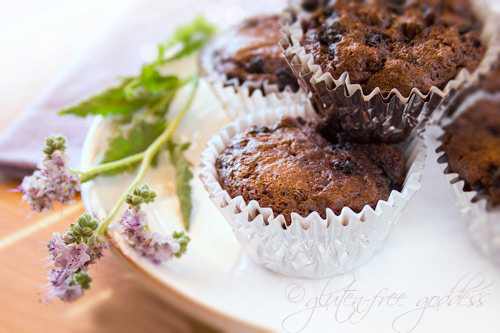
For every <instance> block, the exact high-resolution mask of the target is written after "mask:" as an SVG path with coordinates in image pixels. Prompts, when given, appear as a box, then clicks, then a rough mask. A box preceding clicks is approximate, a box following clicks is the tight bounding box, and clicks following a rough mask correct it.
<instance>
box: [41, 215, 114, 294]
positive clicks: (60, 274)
mask: <svg viewBox="0 0 500 333" xmlns="http://www.w3.org/2000/svg"><path fill="white" fill-rule="evenodd" d="M97 227H98V223H97V221H96V220H94V219H92V217H91V216H90V215H88V214H83V215H82V216H80V217H79V218H78V221H77V223H75V224H72V225H71V226H70V230H69V231H68V232H66V233H65V234H64V235H61V234H60V233H58V232H55V233H53V234H52V239H51V240H50V241H49V242H48V244H47V248H48V251H49V258H50V260H51V263H52V266H53V267H52V269H51V271H50V272H49V276H48V280H49V285H48V288H49V292H48V294H47V295H46V296H45V299H46V300H52V299H54V298H56V297H57V298H60V299H61V300H63V301H65V302H71V301H74V300H76V299H77V298H79V297H80V296H82V295H83V292H84V290H85V289H88V288H90V282H91V281H92V279H91V277H90V275H89V274H88V272H87V269H88V266H89V265H90V264H92V263H94V262H95V261H96V260H97V259H99V258H100V257H102V252H103V250H104V248H105V247H106V243H105V242H104V241H103V240H101V239H100V238H99V237H98V236H97Z"/></svg>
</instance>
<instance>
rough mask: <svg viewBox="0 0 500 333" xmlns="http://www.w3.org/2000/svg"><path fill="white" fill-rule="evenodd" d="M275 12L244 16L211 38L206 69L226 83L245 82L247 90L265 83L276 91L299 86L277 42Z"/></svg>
mask: <svg viewBox="0 0 500 333" xmlns="http://www.w3.org/2000/svg"><path fill="white" fill-rule="evenodd" d="M280 36H281V35H280V24H279V15H263V16H258V17H253V18H249V19H247V20H245V21H244V22H243V23H242V24H240V25H239V26H237V27H235V28H233V29H232V30H230V31H228V32H227V33H225V34H221V35H220V36H219V37H218V39H217V38H216V40H215V41H214V43H217V46H216V47H215V49H214V50H213V51H212V54H211V59H209V60H210V62H211V63H210V64H208V65H205V67H210V69H209V70H208V72H211V71H213V72H216V73H218V74H219V75H220V76H221V77H223V78H224V81H225V82H224V84H225V85H226V86H230V85H234V84H236V85H239V86H243V85H244V86H247V87H248V88H249V89H250V92H253V91H254V90H256V89H260V90H263V92H264V94H265V93H266V91H265V89H264V87H265V86H266V85H275V86H277V89H278V91H284V90H285V89H286V88H289V89H290V90H291V91H293V92H296V91H298V89H299V85H298V82H297V79H296V78H295V76H294V75H293V73H292V71H291V70H290V68H289V67H288V65H287V63H286V61H285V59H284V58H283V56H282V52H281V49H280V47H279V45H278V41H279V39H280Z"/></svg>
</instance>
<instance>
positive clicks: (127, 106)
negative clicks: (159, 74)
mask: <svg viewBox="0 0 500 333" xmlns="http://www.w3.org/2000/svg"><path fill="white" fill-rule="evenodd" d="M131 81H132V80H131V79H125V80H123V81H122V83H121V84H120V85H119V86H117V87H113V88H109V89H107V90H104V91H103V92H101V93H99V94H98V95H95V96H93V97H90V98H88V99H86V100H83V101H82V102H80V103H78V104H76V105H74V106H69V107H67V108H64V109H62V110H61V111H60V112H59V114H73V115H76V116H79V117H85V116H88V115H98V114H100V115H103V116H107V115H110V114H125V113H129V112H132V111H134V110H136V109H138V108H140V107H142V106H143V105H145V104H146V103H148V102H149V101H148V100H147V99H146V98H144V97H141V98H136V99H132V100H130V99H127V98H126V96H125V92H124V87H125V86H127V85H128V84H129V83H130V82H131Z"/></svg>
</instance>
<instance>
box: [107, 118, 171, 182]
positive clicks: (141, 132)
mask: <svg viewBox="0 0 500 333" xmlns="http://www.w3.org/2000/svg"><path fill="white" fill-rule="evenodd" d="M165 128H166V122H165V120H164V119H157V120H156V121H153V122H148V121H146V120H139V121H138V122H137V123H136V124H134V125H133V126H132V128H131V129H130V130H128V131H127V132H126V133H125V134H122V133H120V134H117V135H115V136H112V137H110V138H109V139H108V146H107V148H106V151H105V153H104V157H103V160H102V161H101V163H108V162H114V161H118V160H121V159H123V158H125V157H128V156H132V155H135V154H139V153H141V152H143V151H145V150H146V149H147V148H148V147H149V146H150V145H151V144H152V143H153V142H154V141H155V140H156V138H157V137H158V136H160V134H161V133H162V132H163V131H164V130H165ZM136 166H137V164H134V165H130V166H127V167H121V168H118V169H115V170H113V171H110V172H108V173H106V175H115V174H118V173H121V172H124V171H132V170H134V169H135V167H136Z"/></svg>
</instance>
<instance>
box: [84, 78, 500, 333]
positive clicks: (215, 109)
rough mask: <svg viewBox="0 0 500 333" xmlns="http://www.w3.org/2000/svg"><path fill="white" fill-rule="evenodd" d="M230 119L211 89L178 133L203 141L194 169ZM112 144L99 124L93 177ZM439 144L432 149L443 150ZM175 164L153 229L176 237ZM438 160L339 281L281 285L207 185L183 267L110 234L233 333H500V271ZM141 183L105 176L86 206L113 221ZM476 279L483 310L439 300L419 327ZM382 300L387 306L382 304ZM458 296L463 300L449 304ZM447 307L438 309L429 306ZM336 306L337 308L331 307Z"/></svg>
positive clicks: (152, 276)
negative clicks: (480, 248) (371, 249)
mask: <svg viewBox="0 0 500 333" xmlns="http://www.w3.org/2000/svg"><path fill="white" fill-rule="evenodd" d="M174 108H175V107H174ZM228 121H229V120H228V118H226V116H225V114H224V112H223V110H222V109H221V106H220V105H219V104H218V103H217V101H216V100H215V99H214V97H213V96H212V95H211V92H210V90H209V89H208V87H207V86H206V84H205V83H204V82H202V84H201V87H200V91H199V93H198V96H197V99H196V101H195V104H194V105H193V108H192V110H191V111H190V112H189V114H188V116H187V118H186V119H185V120H184V122H183V125H182V126H181V128H180V130H179V133H180V134H181V136H183V137H185V138H189V139H190V140H192V142H193V146H192V149H191V150H190V151H189V156H188V157H189V158H190V160H191V161H192V162H193V163H194V165H198V164H199V156H200V153H201V151H202V149H203V146H204V143H205V142H206V141H207V140H208V138H209V137H210V136H211V135H212V134H213V133H214V132H215V131H217V130H218V129H219V128H221V127H222V126H223V125H224V124H226V123H227V122H228ZM105 143H106V125H105V124H104V123H103V122H102V121H101V120H96V122H95V123H94V126H93V127H92V130H91V131H90V133H89V134H88V137H87V141H86V145H85V148H84V151H83V158H82V160H83V167H84V168H87V167H89V166H90V165H92V163H93V161H94V160H95V159H96V157H97V156H98V155H99V153H100V151H101V149H102V148H103V147H104V146H105ZM429 146H430V149H431V150H433V148H434V146H433V145H432V143H430V144H429ZM166 158H167V157H166V156H165V155H162V156H161V163H160V166H159V167H158V168H156V169H152V170H151V171H150V172H149V173H148V175H147V177H146V180H145V181H146V182H147V183H148V184H149V185H151V186H152V187H153V188H154V190H156V191H157V193H158V196H159V197H158V200H157V201H156V202H155V203H154V204H152V205H149V206H146V209H147V211H148V213H149V216H150V220H151V221H152V223H153V226H152V227H153V229H155V230H161V231H167V232H169V231H172V230H175V229H180V228H181V219H180V216H179V208H178V202H177V199H176V196H175V192H174V187H173V186H174V184H173V182H172V169H171V167H170V166H169V163H168V161H167V160H166ZM435 159H436V155H435V154H434V153H433V152H430V153H429V156H428V161H427V166H426V170H425V174H424V186H423V187H422V189H421V190H420V191H419V192H418V193H417V194H416V196H415V197H414V200H413V201H412V202H411V203H410V204H409V205H408V206H407V208H406V209H405V210H404V212H403V216H402V219H401V221H400V223H399V225H398V226H397V227H395V228H394V230H393V232H392V233H391V235H390V236H389V239H388V241H387V243H386V246H385V247H384V248H383V249H382V250H381V251H380V252H379V253H378V254H377V255H376V256H375V258H374V259H372V260H371V261H370V262H368V263H367V264H366V265H364V266H363V267H361V268H359V269H357V270H356V271H354V272H352V273H347V274H343V275H341V276H336V277H334V278H332V279H331V281H330V282H329V279H319V280H310V279H300V278H289V277H284V276H280V275H277V274H275V273H272V272H270V271H268V270H266V269H264V268H261V267H259V266H257V265H256V264H254V263H253V262H251V261H250V260H249V259H247V257H246V256H245V255H243V254H242V253H241V251H240V247H239V245H238V243H237V241H236V239H235V238H234V236H233V234H232V231H231V229H230V228H229V226H228V224H227V223H226V222H225V221H224V219H223V217H222V215H221V214H220V213H219V211H218V210H217V209H216V207H215V206H213V205H212V203H211V202H210V200H209V198H208V195H207V193H206V192H205V190H204V189H203V187H202V185H201V183H200V181H199V180H198V179H197V178H196V179H195V180H194V181H193V186H194V193H193V200H194V207H195V208H194V212H193V219H192V229H191V238H192V242H191V244H190V247H189V251H188V253H187V254H186V255H185V256H184V257H183V258H182V259H180V260H172V261H171V262H169V263H167V264H165V265H162V266H155V265H152V264H150V263H149V262H148V261H146V260H143V259H141V258H139V257H138V256H136V255H135V253H134V252H133V251H131V250H130V249H129V248H128V247H126V246H125V244H124V243H123V242H122V240H121V239H120V235H119V234H118V233H117V232H115V231H113V232H111V233H110V239H111V240H112V241H113V243H114V247H113V250H114V252H115V253H116V254H117V255H118V256H119V257H120V258H121V259H122V261H123V262H124V263H125V264H126V265H128V266H130V267H131V269H132V270H133V271H134V272H136V273H137V274H138V276H139V277H140V278H141V280H142V281H144V283H146V284H147V285H148V286H150V287H153V288H154V289H155V291H156V292H157V293H159V294H161V295H162V296H164V297H165V298H166V299H168V300H170V301H175V304H176V305H178V306H179V307H180V308H182V309H184V310H187V311H188V312H189V313H191V314H192V315H195V316H197V317H199V318H200V319H201V320H205V321H207V322H209V323H211V324H212V325H216V326H217V327H220V328H224V329H227V330H230V331H238V332H239V331H243V330H246V331H255V330H270V331H287V332H298V331H303V332H340V331H342V332H368V331H369V332H408V331H410V330H411V329H412V327H413V326H415V325H416V328H415V329H414V330H411V331H412V332H440V333H441V332H455V333H457V332H467V333H469V332H471V331H475V332H481V333H489V332H491V333H493V332H496V333H497V332H498V327H500V316H498V313H499V312H500V282H494V283H493V284H492V285H490V286H487V285H488V284H490V283H491V281H492V279H494V278H495V277H500V269H499V268H498V267H495V266H493V265H492V264H490V262H489V261H488V260H487V259H485V258H483V257H482V256H481V255H480V254H479V253H478V252H477V251H476V250H475V249H474V248H473V247H472V246H471V245H470V243H469V240H468V238H467V235H466V234H465V230H464V227H463V223H461V222H460V221H459V216H458V213H457V209H456V207H455V204H454V201H453V199H452V193H451V190H450V187H449V186H448V185H447V184H446V182H445V179H444V177H443V175H442V174H441V172H440V170H439V168H438V166H437V164H436V163H435ZM131 178H132V175H127V174H125V175H119V176H116V177H111V178H109V177H108V178H106V177H100V178H98V179H96V180H95V181H92V182H90V183H88V184H85V185H84V187H83V198H84V201H85V203H86V206H87V208H88V209H89V210H90V211H92V212H93V213H94V214H96V215H97V216H99V217H103V216H104V215H105V213H106V211H108V210H109V209H110V208H111V207H112V205H113V203H114V201H115V200H116V198H117V197H118V195H119V193H121V192H122V191H123V190H124V189H125V187H126V186H127V184H128V183H129V181H130V180H131ZM470 272H484V277H485V279H486V280H485V281H484V282H482V289H481V287H477V288H476V289H477V290H475V291H469V292H468V293H469V295H470V296H472V295H474V296H475V298H474V299H473V302H474V304H476V305H477V304H478V303H477V302H478V300H479V299H480V298H481V297H483V298H482V301H484V302H485V304H484V305H483V306H482V307H475V306H474V307H467V305H468V303H466V302H467V301H466V300H464V299H463V298H462V305H463V306H457V305H456V304H447V303H446V302H445V301H446V299H443V298H440V299H439V300H441V306H440V307H439V310H437V309H436V308H428V309H426V310H425V311H424V312H423V316H422V318H421V319H420V320H419V317H420V315H421V314H422V310H418V309H419V308H421V307H422V306H423V304H424V303H425V299H426V297H429V299H430V298H431V297H432V296H440V297H445V296H446V295H449V294H450V289H452V288H453V287H454V286H455V285H456V284H457V283H458V282H459V281H460V279H461V278H462V277H464V276H466V275H467V274H468V273H470ZM354 276H355V279H356V281H355V282H354V283H353V284H352V285H351V287H350V289H351V290H353V291H352V293H353V296H355V297H357V299H356V301H357V302H358V303H355V304H357V308H356V309H354V311H355V312H354V313H353V314H352V315H351V316H350V317H349V313H351V312H352V311H353V308H352V307H350V306H349V304H350V303H352V302H353V299H352V298H348V300H346V299H345V297H344V298H341V297H342V296H343V295H344V291H343V289H344V288H345V287H347V286H349V285H350V283H351V282H352V280H353V277H354ZM469 276H470V275H469ZM466 279H467V278H466ZM464 281H465V280H462V284H463V283H464ZM476 281H478V280H476ZM460 286H461V285H460ZM469 287H471V286H469ZM459 289H460V288H459ZM469 289H470V288H469ZM479 289H481V290H479ZM335 291H338V292H336V293H335ZM322 292H323V295H324V296H323V297H322V298H321V299H320V300H318V301H317V303H316V304H317V306H318V307H317V308H316V309H315V310H314V312H312V310H307V309H308V308H310V307H311V306H312V305H313V304H314V303H315V299H319V298H320V296H321V294H322ZM377 293H379V295H380V296H379V297H375V296H376V295H377ZM394 293H396V294H397V296H400V295H401V294H403V293H404V294H405V295H406V296H405V297H406V298H405V297H404V296H403V298H401V299H400V301H399V302H398V303H397V304H396V303H395V301H394V298H393V299H391V300H389V301H388V298H386V299H385V300H383V301H381V296H386V297H388V296H390V295H391V294H394ZM479 294H480V295H479ZM486 294H490V295H489V296H488V295H486ZM455 295H458V293H454V294H452V295H451V296H452V297H450V298H449V299H452V298H453V297H454V296H455ZM485 295H486V296H485ZM329 296H330V297H329ZM336 296H338V298H336V299H335V297H336ZM344 296H346V295H344ZM360 297H362V298H363V299H360ZM374 299H375V302H373V300H374ZM339 300H341V302H340V303H341V304H340V305H338V301H339ZM436 300H437V299H435V298H434V301H430V302H431V303H430V305H432V304H434V303H432V302H436ZM334 301H335V302H334ZM332 302H333V303H332ZM326 303H328V306H321V305H325V304H326ZM371 304H373V305H372V306H371V307H370V305H371ZM464 304H465V305H464ZM367 309H369V310H367ZM356 311H358V312H356ZM405 313H407V314H405ZM401 315H402V316H401ZM398 317H399V319H397V318H398ZM346 318H350V321H349V320H347V321H346Z"/></svg>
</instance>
